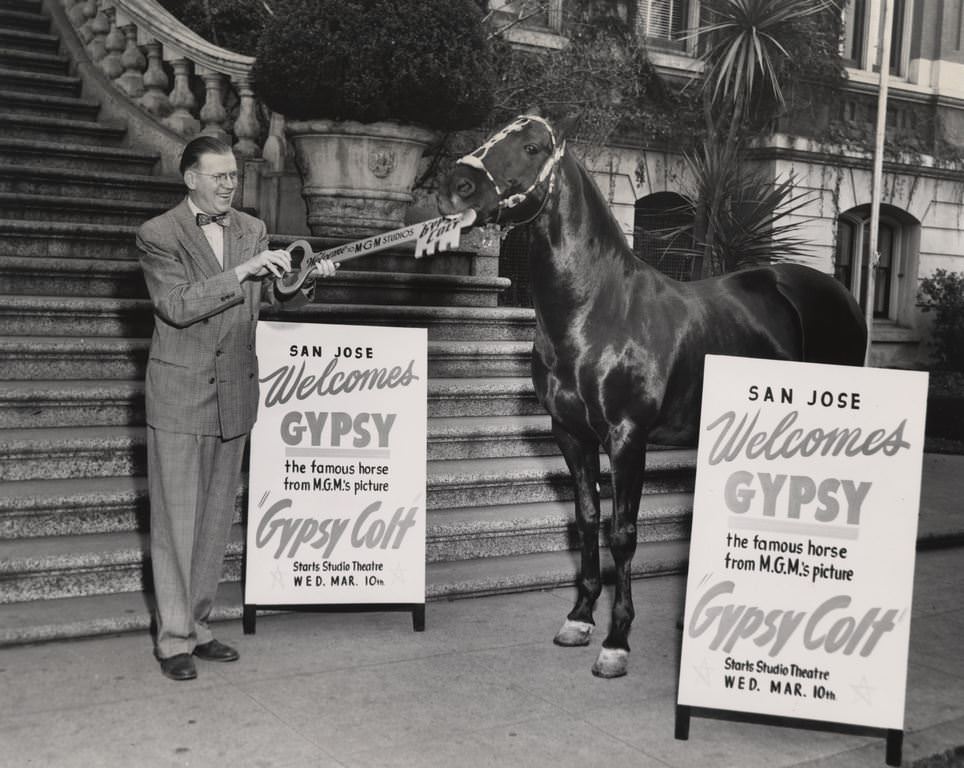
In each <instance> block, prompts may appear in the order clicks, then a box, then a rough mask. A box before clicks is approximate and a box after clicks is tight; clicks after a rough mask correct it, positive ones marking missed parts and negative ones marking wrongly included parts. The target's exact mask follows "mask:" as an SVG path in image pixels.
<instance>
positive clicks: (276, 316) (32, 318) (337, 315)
mask: <svg viewBox="0 0 964 768" xmlns="http://www.w3.org/2000/svg"><path fill="white" fill-rule="evenodd" d="M0 228H2V222H0ZM261 318H262V319H264V320H280V321H288V322H307V323H311V322H316V323H334V324H339V325H385V324H392V325H399V326H407V327H414V328H427V329H428V338H429V340H430V341H443V340H447V341H469V340H472V341H526V340H531V339H532V334H533V327H534V318H535V316H534V314H533V311H532V310H531V309H516V308H510V307H410V306H397V305H384V306H381V305H375V304H358V305H348V304H324V305H323V304H310V305H307V306H305V307H300V308H298V309H295V310H281V309H279V310H274V309H271V308H266V309H265V310H264V311H262V314H261ZM153 322H154V321H153V316H152V312H151V307H150V302H149V301H148V300H147V299H121V298H86V297H73V296H66V297H61V296H16V295H10V294H4V295H0V336H124V337H134V338H136V337H146V336H149V335H150V334H151V332H152V330H153Z"/></svg>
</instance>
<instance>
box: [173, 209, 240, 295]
mask: <svg viewBox="0 0 964 768" xmlns="http://www.w3.org/2000/svg"><path fill="white" fill-rule="evenodd" d="M174 219H175V220H176V221H177V223H178V229H179V230H180V232H178V240H179V241H180V244H181V247H182V248H183V249H184V250H185V251H186V252H187V253H188V255H190V256H191V257H192V258H193V259H194V261H195V262H197V264H198V266H199V267H200V268H201V272H202V273H203V274H204V276H205V277H213V276H214V275H216V274H218V273H219V272H220V271H221V265H220V264H218V260H217V257H216V256H215V255H214V251H212V250H211V244H210V243H209V242H208V240H207V238H206V237H205V236H204V233H203V232H202V231H201V228H200V227H199V226H198V225H197V222H195V220H194V216H193V214H192V213H191V209H190V208H189V207H188V205H187V198H185V199H184V200H182V201H181V203H180V205H178V206H177V207H175V208H174ZM225 234H226V233H225ZM225 240H227V238H225ZM225 250H227V248H225Z"/></svg>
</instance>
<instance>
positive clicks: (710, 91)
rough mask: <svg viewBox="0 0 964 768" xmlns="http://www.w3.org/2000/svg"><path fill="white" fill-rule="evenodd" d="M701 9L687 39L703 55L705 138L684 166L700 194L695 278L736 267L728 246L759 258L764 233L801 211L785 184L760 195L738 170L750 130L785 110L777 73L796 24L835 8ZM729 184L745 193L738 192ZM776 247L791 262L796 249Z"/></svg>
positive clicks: (790, 0) (768, 1) (711, 3)
mask: <svg viewBox="0 0 964 768" xmlns="http://www.w3.org/2000/svg"><path fill="white" fill-rule="evenodd" d="M703 8H704V10H705V15H704V18H705V23H704V24H703V25H702V26H700V28H699V29H697V30H696V31H695V33H694V35H695V36H696V37H697V38H698V40H699V43H700V46H701V48H702V51H703V53H702V56H701V59H702V61H703V66H704V78H703V85H702V100H703V101H702V103H703V116H704V121H705V128H706V132H705V139H704V142H703V147H702V152H701V153H700V154H699V155H698V156H697V157H695V158H691V160H690V162H691V165H692V166H693V168H694V171H695V174H696V178H697V183H698V187H699V190H698V191H699V199H698V203H697V206H696V212H695V223H694V230H695V231H694V236H695V237H694V239H695V241H696V243H697V244H698V246H701V251H702V266H701V276H703V277H708V276H709V275H710V274H712V273H713V271H714V265H717V266H721V267H725V266H731V265H732V264H733V262H734V261H735V260H737V261H738V260H739V258H738V256H737V255H736V254H735V253H734V250H735V249H734V243H736V244H739V243H740V242H741V241H742V243H743V245H747V244H749V243H750V242H752V243H753V249H752V254H749V255H751V256H752V257H753V258H759V257H760V256H761V255H762V254H761V245H762V239H763V237H762V236H763V235H764V234H765V233H766V231H768V230H769V231H770V234H771V236H772V235H775V234H783V235H786V234H787V233H788V232H789V227H790V225H787V224H781V225H778V226H777V227H776V229H775V230H774V225H775V224H776V222H777V221H778V220H779V219H782V218H783V217H785V216H787V215H788V214H789V213H791V212H792V211H794V210H797V209H798V208H799V207H800V206H801V205H802V204H803V202H801V199H800V197H799V196H794V195H793V186H792V179H789V180H785V181H783V182H780V183H778V184H777V186H776V187H774V188H772V189H770V190H767V189H766V186H767V185H766V183H765V181H764V180H763V178H762V177H761V176H759V174H753V173H749V172H747V171H746V170H741V167H742V166H744V165H745V151H746V148H747V142H748V138H749V136H750V131H749V129H750V127H751V126H753V125H756V126H760V125H765V124H767V123H769V121H770V120H772V119H773V118H775V117H776V116H777V115H778V114H779V113H780V112H782V111H783V110H784V109H785V107H786V101H785V98H784V94H783V87H782V85H781V76H780V73H781V72H782V71H784V69H785V65H786V63H787V60H788V59H789V58H790V53H789V49H790V47H791V45H790V41H791V39H792V38H793V36H794V35H795V34H797V30H796V29H795V26H796V24H797V23H798V22H800V21H801V20H804V19H806V18H808V17H812V16H816V15H817V14H821V13H824V12H827V11H828V10H831V9H834V8H836V5H835V3H834V0H705V1H704V3H703ZM735 183H740V184H745V185H746V188H745V189H743V190H740V189H739V188H738V187H735V186H734V184H735ZM734 193H735V194H734ZM734 200H742V203H737V208H739V209H741V210H743V211H744V212H745V211H748V210H753V211H754V217H753V218H754V219H755V220H756V225H757V227H756V232H755V234H754V235H753V236H752V238H749V239H748V238H747V236H746V232H745V231H744V232H743V233H742V234H741V232H740V230H741V228H743V229H745V227H746V225H747V224H748V223H749V220H747V219H744V220H743V221H742V223H741V221H740V217H739V216H738V215H735V214H734ZM751 200H753V203H752V205H748V203H749V201H751ZM788 205H791V206H793V207H792V208H790V209H788V208H787V207H786V206H788ZM773 206H776V207H773ZM780 209H782V210H780ZM781 245H782V248H781V252H782V256H783V257H786V256H788V255H795V254H796V251H795V250H794V249H795V248H797V247H798V246H799V243H796V244H795V243H793V242H791V241H789V240H787V239H786V238H784V239H783V240H782V241H781ZM788 247H789V250H788ZM743 260H746V255H745V256H744V257H743Z"/></svg>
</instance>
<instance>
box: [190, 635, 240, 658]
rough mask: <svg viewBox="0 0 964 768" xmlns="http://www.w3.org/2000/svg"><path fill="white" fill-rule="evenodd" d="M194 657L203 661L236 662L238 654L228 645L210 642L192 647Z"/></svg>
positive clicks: (214, 641)
mask: <svg viewBox="0 0 964 768" xmlns="http://www.w3.org/2000/svg"><path fill="white" fill-rule="evenodd" d="M194 655H195V656H197V657H198V658H199V659H204V660H205V661H237V660H238V658H239V657H240V654H238V652H237V651H236V650H234V648H232V647H231V646H230V645H225V644H224V643H219V642H218V641H217V640H212V641H211V642H209V643H204V644H203V645H195V646H194Z"/></svg>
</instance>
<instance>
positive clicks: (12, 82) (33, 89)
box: [0, 66, 81, 97]
mask: <svg viewBox="0 0 964 768" xmlns="http://www.w3.org/2000/svg"><path fill="white" fill-rule="evenodd" d="M0 83H3V88H4V90H6V91H16V92H18V93H25V94H32V95H49V96H67V97H76V96H79V95H80V87H81V80H80V78H79V77H74V76H73V75H55V74H52V73H50V72H30V71H27V70H25V69H21V68H19V67H17V68H10V67H4V66H0Z"/></svg>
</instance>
